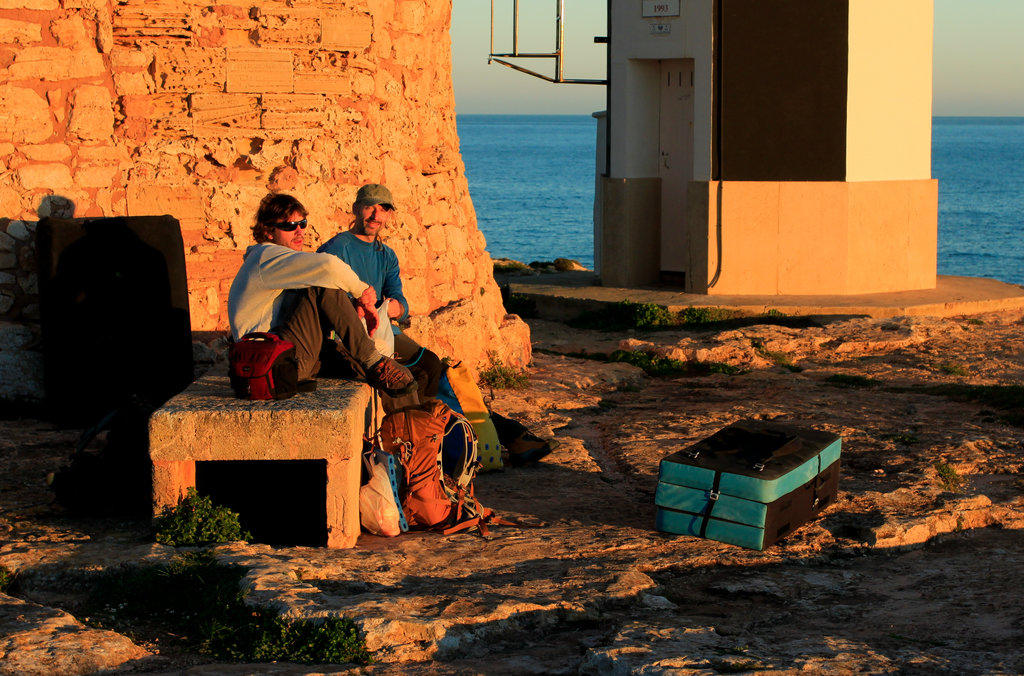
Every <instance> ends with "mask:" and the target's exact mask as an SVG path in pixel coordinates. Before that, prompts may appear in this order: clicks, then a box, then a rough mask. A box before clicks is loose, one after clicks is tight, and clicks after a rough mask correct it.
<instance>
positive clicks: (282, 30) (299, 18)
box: [256, 3, 320, 47]
mask: <svg viewBox="0 0 1024 676" xmlns="http://www.w3.org/2000/svg"><path fill="white" fill-rule="evenodd" d="M256 22H257V24H258V26H259V27H258V28H257V29H256V35H257V42H258V43H259V44H260V45H276V46H282V47H285V46H286V47H312V46H315V45H316V44H317V43H318V42H319V41H320V8H319V7H317V6H310V5H306V6H303V5H301V4H298V3H296V4H295V5H293V4H292V3H288V4H272V3H262V4H261V5H260V7H259V8H258V10H257V14H256Z"/></svg>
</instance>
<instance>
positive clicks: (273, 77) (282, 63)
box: [226, 48, 293, 93]
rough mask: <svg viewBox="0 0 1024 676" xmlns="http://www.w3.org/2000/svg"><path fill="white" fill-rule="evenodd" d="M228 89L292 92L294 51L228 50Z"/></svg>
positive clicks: (258, 91)
mask: <svg viewBox="0 0 1024 676" xmlns="http://www.w3.org/2000/svg"><path fill="white" fill-rule="evenodd" d="M227 53H228V61H227V77H226V80H227V91H228V92H239V93H275V92H290V91H292V75H293V67H292V53H291V52H290V51H285V50H279V49H237V48H232V49H228V50H227Z"/></svg>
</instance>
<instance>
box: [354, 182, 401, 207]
mask: <svg viewBox="0 0 1024 676" xmlns="http://www.w3.org/2000/svg"><path fill="white" fill-rule="evenodd" d="M356 202H357V203H358V204H366V205H373V204H383V205H384V206H386V207H389V208H391V209H394V208H395V200H394V198H393V197H392V196H391V191H390V190H388V189H387V188H386V187H385V186H383V185H381V184H380V183H367V184H366V185H364V186H363V187H362V188H360V189H359V192H357V193H356Z"/></svg>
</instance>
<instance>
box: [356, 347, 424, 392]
mask: <svg viewBox="0 0 1024 676" xmlns="http://www.w3.org/2000/svg"><path fill="white" fill-rule="evenodd" d="M366 382H367V383H368V384H369V385H370V387H372V388H374V389H377V390H381V391H382V392H384V394H386V395H388V396H390V397H401V396H402V395H405V394H409V393H410V392H415V391H416V388H417V387H418V383H417V382H416V379H415V378H413V377H412V372H411V371H409V369H407V368H405V367H404V366H402V365H401V364H399V363H398V362H396V361H395V360H394V359H391V358H390V357H381V358H380V361H378V362H377V363H376V364H374V365H373V366H371V367H370V368H368V369H366Z"/></svg>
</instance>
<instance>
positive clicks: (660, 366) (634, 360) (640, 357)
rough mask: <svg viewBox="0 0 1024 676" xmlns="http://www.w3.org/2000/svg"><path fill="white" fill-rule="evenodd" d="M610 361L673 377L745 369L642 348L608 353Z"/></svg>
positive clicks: (735, 373) (727, 372)
mask: <svg viewBox="0 0 1024 676" xmlns="http://www.w3.org/2000/svg"><path fill="white" fill-rule="evenodd" d="M608 361H610V362H623V363H626V364H632V365H633V366H638V367H640V368H642V369H643V370H644V372H645V373H647V375H649V376H654V377H658V378H673V377H676V376H706V375H710V374H712V373H724V374H726V375H737V374H740V373H744V371H743V369H741V368H739V367H736V366H732V365H731V364H723V363H720V362H690V361H681V360H679V359H669V358H668V357H661V356H658V355H656V354H654V353H652V352H644V351H642V350H629V351H627V350H616V351H615V352H612V353H611V354H610V355H608Z"/></svg>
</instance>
